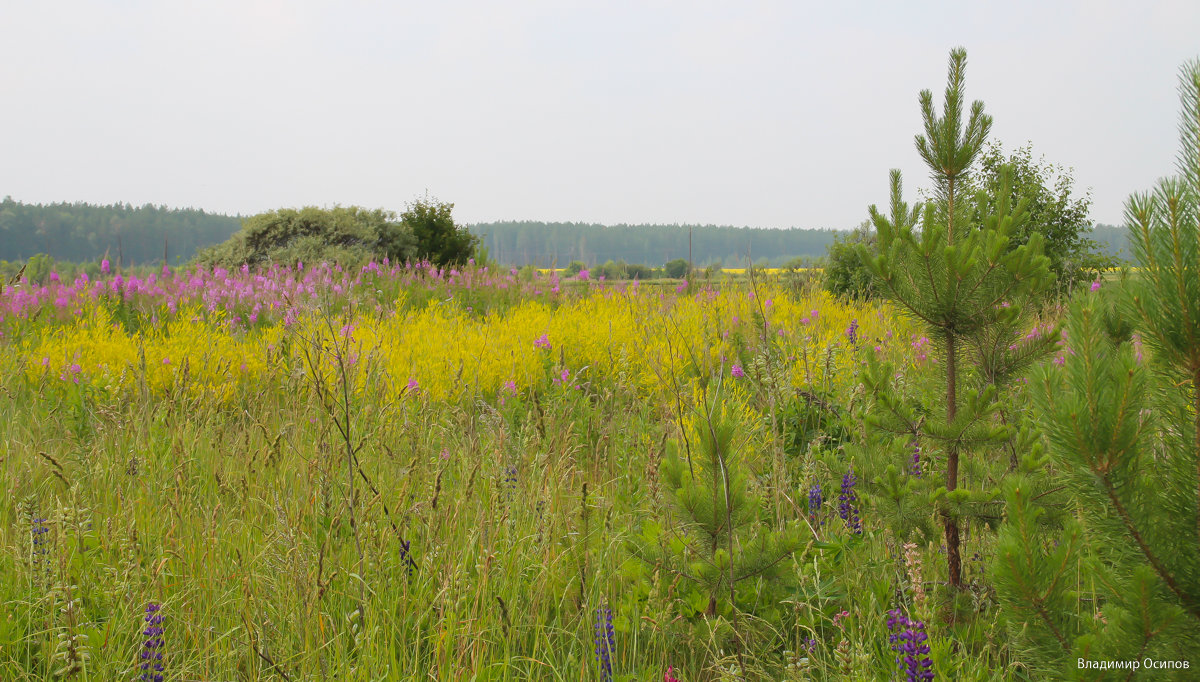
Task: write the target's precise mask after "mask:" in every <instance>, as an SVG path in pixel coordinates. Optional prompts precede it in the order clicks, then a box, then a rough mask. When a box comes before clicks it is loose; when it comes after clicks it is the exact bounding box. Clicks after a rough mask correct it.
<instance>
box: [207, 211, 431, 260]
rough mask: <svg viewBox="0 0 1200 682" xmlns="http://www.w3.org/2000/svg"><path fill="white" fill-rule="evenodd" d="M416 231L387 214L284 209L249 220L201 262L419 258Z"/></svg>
mask: <svg viewBox="0 0 1200 682" xmlns="http://www.w3.org/2000/svg"><path fill="white" fill-rule="evenodd" d="M416 246H417V242H416V239H415V238H414V237H413V234H412V230H411V228H409V227H408V226H406V225H404V224H403V223H402V222H400V221H399V220H397V217H396V214H395V213H393V212H391V211H385V210H383V209H374V210H368V209H365V208H361V207H358V206H349V207H342V206H337V207H334V208H329V209H324V208H317V207H315V206H308V207H305V208H301V209H293V208H282V209H279V210H276V211H268V212H266V213H260V214H258V215H255V216H251V217H250V218H247V219H246V221H245V223H244V225H243V226H242V229H241V231H239V232H237V233H236V234H234V235H233V236H232V237H230V239H229V240H228V241H226V242H225V243H223V244H218V245H217V246H214V247H211V248H209V249H205V250H204V251H202V252H201V253H200V254H199V255H198V256H197V257H196V258H197V260H198V261H199V262H201V263H203V264H206V265H224V266H227V267H234V266H238V265H242V264H249V265H260V264H265V263H287V264H293V263H296V262H297V261H300V262H304V261H308V262H319V261H330V262H338V263H343V264H347V263H357V262H363V261H366V260H369V259H370V258H383V257H387V258H390V259H392V260H399V261H404V260H409V259H412V258H415V257H416V256H417V248H416Z"/></svg>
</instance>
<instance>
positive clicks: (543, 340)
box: [533, 334, 552, 350]
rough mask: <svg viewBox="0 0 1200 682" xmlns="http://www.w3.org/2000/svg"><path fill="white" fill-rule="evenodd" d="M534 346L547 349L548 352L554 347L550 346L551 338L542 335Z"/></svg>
mask: <svg viewBox="0 0 1200 682" xmlns="http://www.w3.org/2000/svg"><path fill="white" fill-rule="evenodd" d="M533 345H534V347H535V348H545V349H546V350H550V349H551V347H552V346H551V345H550V338H549V337H548V336H547V335H546V334H542V335H541V336H539V337H537V338H536V339H534V340H533Z"/></svg>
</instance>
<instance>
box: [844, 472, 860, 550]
mask: <svg viewBox="0 0 1200 682" xmlns="http://www.w3.org/2000/svg"><path fill="white" fill-rule="evenodd" d="M856 483H858V477H856V476H855V475H854V468H853V467H851V468H850V470H849V471H847V472H846V475H845V476H843V477H842V492H841V494H840V495H838V515H839V516H841V517H842V520H843V521H845V522H846V527H847V528H849V529H850V530H852V531H854V534H855V535H862V520H861V519H860V518H859V517H858V495H857V494H856V493H855V492H854V485H855V484H856Z"/></svg>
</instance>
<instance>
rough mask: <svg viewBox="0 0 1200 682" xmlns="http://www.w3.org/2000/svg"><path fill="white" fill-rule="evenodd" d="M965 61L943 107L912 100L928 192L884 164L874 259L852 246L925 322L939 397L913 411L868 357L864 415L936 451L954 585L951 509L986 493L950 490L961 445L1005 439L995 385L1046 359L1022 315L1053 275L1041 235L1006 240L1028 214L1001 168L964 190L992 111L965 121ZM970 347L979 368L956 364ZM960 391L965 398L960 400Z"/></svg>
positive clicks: (952, 71)
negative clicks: (883, 203)
mask: <svg viewBox="0 0 1200 682" xmlns="http://www.w3.org/2000/svg"><path fill="white" fill-rule="evenodd" d="M965 68H966V52H965V51H964V50H962V49H961V48H960V49H955V50H953V51H952V52H951V54H950V66H949V76H948V83H947V86H946V93H945V104H944V108H943V112H942V114H941V115H938V114H937V113H936V112H935V111H934V108H933V95H932V93H930V91H928V90H926V91H923V92H922V93H921V97H920V102H921V111H922V115H923V117H924V121H925V134H924V135H918V136H917V138H916V147H917V151H918V153H920V155H921V157H922V159H924V161H925V163H926V165H928V166H929V169H930V173H931V176H932V178H933V181H934V193H933V194H934V200H933V201H930V202H927V203H925V204H924V205H923V206H913V207H910V206H909V205H908V204H907V203H906V202H905V201H904V200H903V193H902V186H901V177H900V172H899V171H897V170H893V171H892V174H891V212H890V215H884V214H883V213H881V212H880V211H879V210H878V209H876V208H875V207H874V206H872V207H871V208H870V216H871V222H872V224H873V225H874V227H875V230H876V233H877V235H878V237H877V238H878V255H874V256H873V255H872V254H871V253H870V251H869V250H868V248H867V246H866V245H864V244H859V245H858V246H857V247H856V248H857V250H858V253H859V257H860V258H861V259H862V261H863V262H864V263H866V264H867V266H868V268H869V269H870V270H871V272H872V274H873V275H874V277H875V278H876V279H877V282H878V285H879V290H880V292H881V293H882V294H883V295H884V296H886V297H887V298H890V299H892V300H893V301H895V302H896V303H897V304H898V305H899V306H900V307H901V309H902V310H903V311H904V312H905V313H906V314H909V315H911V316H913V317H914V318H916V319H917V320H919V321H920V322H921V323H923V324H924V325H925V327H926V329H927V334H928V336H929V337H930V338H931V339H933V340H934V342H935V348H936V350H937V354H938V356H939V360H940V361H939V363H938V366H939V367H940V368H943V370H944V372H945V376H944V379H945V392H944V394H943V395H941V396H939V397H938V398H936V399H932V400H929V401H928V402H927V403H926V404H924V405H923V406H922V409H921V411H920V412H921V413H920V414H918V413H917V412H916V411H915V410H914V406H913V405H912V404H911V402H910V401H909V400H906V399H904V398H901V397H899V396H898V395H897V394H896V392H895V389H894V388H893V387H892V382H891V379H890V377H891V375H892V373H890V372H889V371H885V370H881V369H880V368H879V367H876V366H874V365H873V367H872V370H871V371H870V372H869V374H868V377H867V379H866V383H867V386H868V388H869V389H870V390H871V392H872V394H873V395H874V396H875V398H876V401H877V402H878V404H879V405H880V407H882V408H883V409H882V410H881V411H880V412H879V413H878V414H877V415H874V416H873V418H872V422H871V423H872V424H873V425H874V426H875V427H876V428H877V429H880V430H882V431H885V432H891V433H909V434H912V435H913V437H914V438H918V439H920V441H922V442H924V443H925V445H927V446H929V447H928V448H927V449H928V450H930V451H934V450H942V451H944V452H945V453H946V460H945V461H946V470H945V480H946V484H945V487H944V489H942V490H941V491H934V494H935V495H937V498H936V501H937V504H938V506H939V507H940V509H939V514H940V516H941V519H942V524H943V528H944V531H945V538H946V547H947V552H946V559H947V571H948V575H949V579H950V584H951V586H953V587H955V588H961V587H962V586H963V582H962V572H961V571H962V568H961V558H960V555H959V521H958V517H959V516H960V515H961V514H962V513H963V511H964V508H965V505H967V504H969V503H971V502H979V501H982V500H986V499H988V498H989V497H990V496H991V494H992V493H990V492H988V491H978V492H976V493H971V492H969V491H963V492H958V491H957V488H958V486H959V480H958V479H959V457H960V452H961V451H964V450H969V449H971V448H979V447H981V446H984V445H988V444H1000V443H1003V442H1005V441H1006V440H1007V439H1008V437H1009V436H1010V435H1011V434H1010V433H1009V431H1008V430H1007V429H1005V428H1000V427H994V426H991V425H992V424H994V423H995V421H996V420H997V418H998V409H999V402H998V400H999V398H1000V397H1001V394H1000V391H999V390H998V389H1000V388H1003V387H1005V386H1006V385H1007V384H1009V383H1010V382H1011V381H1012V380H1013V379H1014V378H1015V377H1016V376H1017V375H1018V374H1019V373H1020V372H1021V371H1022V370H1023V369H1025V368H1026V367H1027V366H1028V365H1029V364H1031V363H1032V362H1033V361H1034V360H1035V359H1037V358H1038V357H1041V356H1043V355H1045V353H1046V352H1047V351H1048V350H1049V349H1050V348H1051V347H1052V344H1053V341H1054V339H1053V337H1054V334H1053V333H1052V330H1051V332H1050V333H1042V334H1041V335H1039V336H1037V338H1033V339H1030V338H1022V337H1023V332H1024V330H1025V329H1026V328H1027V327H1026V325H1027V324H1028V322H1027V319H1026V317H1025V316H1024V311H1025V310H1026V309H1027V306H1028V305H1029V304H1030V303H1033V302H1035V301H1036V300H1037V298H1038V297H1039V296H1040V295H1041V294H1042V293H1043V292H1045V291H1046V290H1047V289H1048V288H1049V287H1050V286H1051V285H1052V284H1053V281H1054V276H1053V275H1052V274H1051V273H1050V271H1049V268H1048V265H1049V261H1048V259H1047V258H1046V257H1045V256H1043V255H1042V253H1041V249H1042V242H1043V239H1042V237H1041V235H1039V234H1037V233H1034V234H1033V235H1031V237H1030V239H1029V241H1028V243H1026V244H1023V245H1020V246H1017V247H1015V248H1013V247H1012V241H1013V237H1014V235H1015V234H1016V233H1017V232H1018V230H1019V229H1020V228H1021V226H1022V225H1024V223H1025V221H1026V220H1027V218H1028V213H1027V212H1026V210H1025V207H1024V204H1019V205H1017V206H1015V207H1014V206H1013V205H1012V201H1011V199H1012V192H1011V191H1010V188H1011V182H1012V171H1011V169H1009V168H1007V167H1006V168H1003V169H1002V170H1001V173H1000V191H999V192H998V193H997V195H996V196H995V197H993V198H990V199H989V198H988V197H987V196H985V195H982V194H978V195H974V196H972V195H971V193H969V192H968V191H967V190H968V189H969V188H970V186H971V184H970V180H971V175H970V171H971V168H972V164H973V163H974V161H975V159H976V157H977V156H978V155H979V153H980V151H981V149H982V148H983V144H984V143H985V141H986V140H987V134H988V131H989V130H990V128H991V125H992V119H991V117H990V116H988V115H987V114H985V113H984V111H983V103H982V102H978V101H976V102H974V103H973V104H972V105H971V107H970V113H969V115H967V116H965V118H964V102H965V100H964V95H963V81H964V71H965ZM918 225H919V230H918ZM968 354H969V357H971V358H972V359H974V360H975V361H976V363H975V365H976V368H977V370H978V371H976V372H970V371H969V368H968V366H966V365H965V363H963V360H964V359H966V357H968ZM960 365H962V366H961V367H960ZM963 389H966V394H965V396H960V394H961V393H963ZM964 397H965V400H964V399H963V398H964Z"/></svg>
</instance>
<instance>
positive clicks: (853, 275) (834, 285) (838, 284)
mask: <svg viewBox="0 0 1200 682" xmlns="http://www.w3.org/2000/svg"><path fill="white" fill-rule="evenodd" d="M859 245H862V246H865V247H867V249H868V250H869V252H871V253H873V252H874V250H875V231H874V230H873V229H871V223H870V221H864V222H863V223H862V224H861V225H859V226H858V227H856V228H855V229H854V231H853V232H851V233H850V234H848V235H844V236H842V235H839V236H837V237H834V238H833V243H832V244H830V245H829V251H828V255H827V257H826V261H825V277H824V282H825V288H826V289H827V290H829V292H830V293H833V294H837V295H839V296H847V297H849V298H853V299H856V300H863V299H868V298H871V297H872V296H874V295H875V279H874V277H873V276H872V275H871V271H870V269H868V268H867V266H866V265H865V264H864V263H863V259H862V254H861V252H860V251H859V249H858V246H859Z"/></svg>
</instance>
